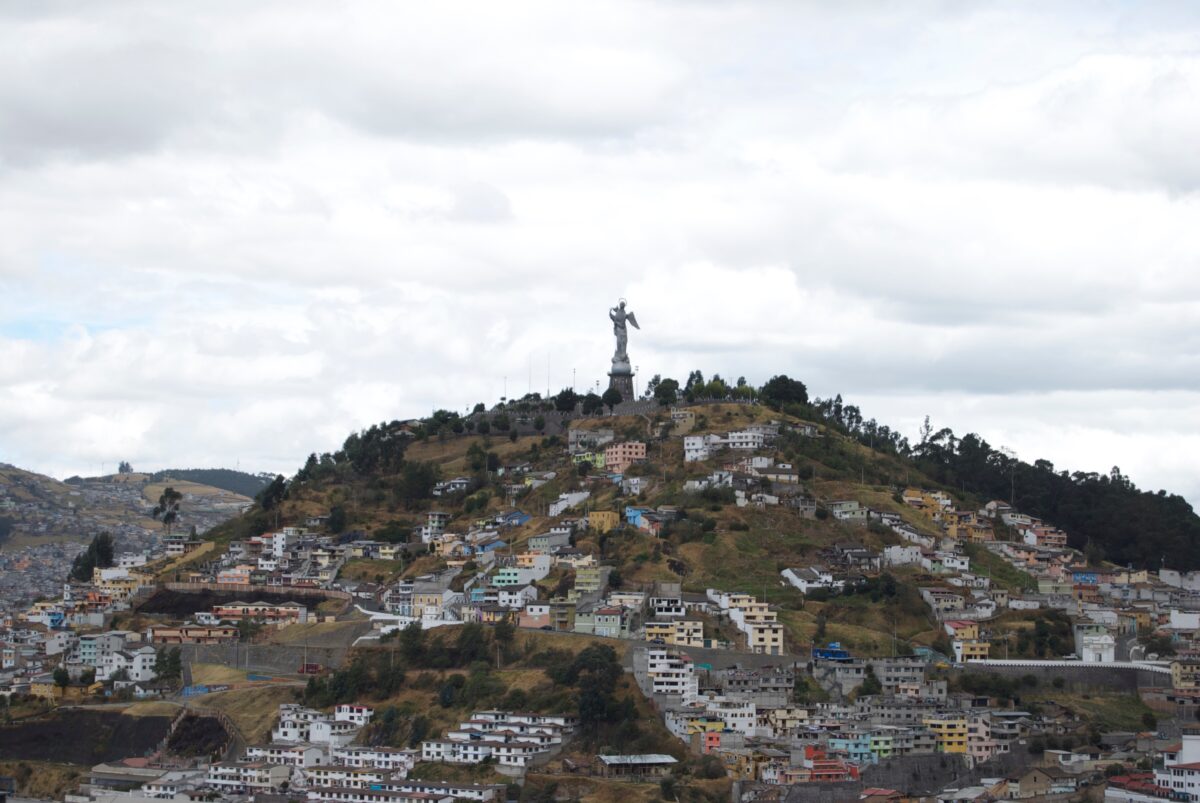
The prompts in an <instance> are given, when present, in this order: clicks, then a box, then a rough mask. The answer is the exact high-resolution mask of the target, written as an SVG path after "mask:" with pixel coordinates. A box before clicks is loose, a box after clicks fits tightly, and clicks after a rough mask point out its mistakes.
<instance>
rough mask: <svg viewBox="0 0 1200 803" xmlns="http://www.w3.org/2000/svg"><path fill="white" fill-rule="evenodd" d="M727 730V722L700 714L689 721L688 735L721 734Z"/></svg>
mask: <svg viewBox="0 0 1200 803" xmlns="http://www.w3.org/2000/svg"><path fill="white" fill-rule="evenodd" d="M723 730H725V720H723V719H721V718H720V717H716V716H712V715H710V714H700V715H697V716H694V717H692V718H690V719H689V720H688V721H687V733H688V736H691V735H692V734H693V733H720V732H721V731H723Z"/></svg>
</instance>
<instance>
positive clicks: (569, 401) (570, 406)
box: [554, 388, 622, 415]
mask: <svg viewBox="0 0 1200 803" xmlns="http://www.w3.org/2000/svg"><path fill="white" fill-rule="evenodd" d="M621 401H622V399H621V394H620V393H619V392H618V391H616V390H615V389H613V388H608V389H607V390H605V391H604V393H603V394H600V395H597V394H596V393H594V392H592V391H590V390H589V391H588V392H587V393H585V394H581V393H576V392H575V391H573V390H571V388H563V389H562V390H561V391H560V392H559V393H558V395H557V396H555V397H554V409H555V410H558V411H559V412H560V413H570V412H574V411H575V408H576V407H577V406H578V407H579V408H580V410H581V411H582V412H583V414H584V415H593V414H595V413H598V412H600V411H602V410H603V409H604V408H605V407H607V408H608V409H609V410H612V408H614V407H616V406H617V405H618V404H620V403H621Z"/></svg>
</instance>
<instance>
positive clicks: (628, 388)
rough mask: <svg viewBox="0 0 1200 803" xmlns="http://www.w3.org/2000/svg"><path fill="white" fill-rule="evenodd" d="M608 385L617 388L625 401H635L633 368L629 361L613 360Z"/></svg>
mask: <svg viewBox="0 0 1200 803" xmlns="http://www.w3.org/2000/svg"><path fill="white" fill-rule="evenodd" d="M608 386H609V387H610V388H615V389H616V391H617V393H620V394H621V398H622V399H623V400H624V401H633V368H631V367H630V365H629V363H627V362H625V363H622V362H616V361H614V362H613V364H612V370H611V371H609V373H608Z"/></svg>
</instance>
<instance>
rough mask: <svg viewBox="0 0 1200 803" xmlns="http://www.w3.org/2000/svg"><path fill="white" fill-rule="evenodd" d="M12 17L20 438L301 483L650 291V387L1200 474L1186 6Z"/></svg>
mask: <svg viewBox="0 0 1200 803" xmlns="http://www.w3.org/2000/svg"><path fill="white" fill-rule="evenodd" d="M0 13H7V16H6V19H5V24H4V25H0V444H2V445H3V453H2V454H0V459H4V460H8V461H11V462H16V463H18V464H22V465H27V466H29V467H31V468H35V469H41V470H46V471H50V472H52V473H56V474H59V475H65V474H68V473H73V472H76V471H94V470H96V469H97V465H96V464H98V463H101V462H107V463H109V464H110V465H111V464H112V463H114V462H115V461H116V460H118V459H130V460H132V461H133V462H134V463H135V464H137V465H142V466H145V467H154V466H165V465H180V464H183V463H188V464H196V465H200V464H208V465H231V464H233V463H234V462H236V461H239V460H240V463H241V465H242V466H243V467H249V468H256V469H257V468H263V469H270V470H279V471H288V470H291V469H292V468H294V467H295V466H296V465H298V464H299V462H300V461H302V460H303V458H304V456H305V455H306V454H307V453H308V452H309V451H312V450H324V449H330V448H334V447H336V446H337V445H338V444H339V442H340V441H341V439H342V438H343V437H344V436H345V435H346V434H347V433H348V432H349V431H350V430H352V429H355V428H358V427H362V426H366V425H369V424H371V423H374V422H376V421H379V420H383V419H390V418H395V417H406V416H409V415H419V414H422V413H424V412H427V411H428V410H430V409H432V408H434V407H437V406H446V407H453V408H464V407H466V406H468V405H470V404H473V403H474V402H475V401H479V400H493V399H495V398H497V397H499V396H500V395H501V394H502V393H503V392H504V391H505V389H506V388H507V390H508V392H509V393H510V394H517V393H524V392H525V391H526V390H527V389H533V390H541V391H544V390H545V389H546V385H547V383H549V385H550V387H551V389H552V390H557V389H558V388H560V387H562V386H564V385H565V384H569V383H570V382H571V378H572V371H573V370H574V373H575V381H576V384H577V386H579V387H581V388H582V387H588V386H591V385H592V384H593V383H594V382H596V381H603V378H604V371H605V370H606V368H607V364H608V357H609V354H610V352H611V341H610V334H609V328H608V325H607V321H606V319H605V317H604V314H605V309H606V308H607V306H609V305H610V304H611V303H613V302H614V301H615V300H616V298H617V297H620V296H625V297H627V298H628V299H629V301H630V304H631V306H632V307H633V308H634V309H635V310H636V311H637V313H638V316H639V319H640V320H641V322H642V324H643V326H644V329H643V331H642V332H635V333H634V334H633V335H632V337H631V343H630V349H631V353H632V355H633V359H634V362H635V363H636V364H638V365H639V366H640V367H641V369H642V372H643V379H644V378H646V377H648V376H649V375H650V374H653V373H662V374H666V375H672V374H673V375H676V376H682V375H684V374H686V372H687V371H689V370H691V369H692V368H697V367H698V368H701V369H703V370H704V371H705V372H706V373H709V374H711V373H712V372H714V371H716V372H720V373H721V374H723V375H725V376H726V377H728V378H736V377H737V376H738V375H745V376H746V377H747V378H748V379H749V380H750V381H754V382H761V381H763V380H764V379H766V378H767V377H768V376H769V375H770V374H772V373H776V372H787V373H790V374H792V375H796V376H800V377H802V378H804V379H805V381H806V382H807V383H808V384H809V386H810V389H811V391H812V392H814V393H817V394H820V395H832V394H834V393H837V392H839V391H840V392H842V393H843V394H845V395H847V396H848V397H850V398H851V399H852V400H857V401H860V402H861V404H862V406H863V408H864V412H866V413H867V414H868V415H874V416H876V417H878V418H879V419H881V420H883V421H890V422H893V423H899V424H901V425H903V426H906V427H907V428H908V430H909V431H910V433H915V430H916V426H917V425H918V424H919V421H920V418H921V417H922V416H923V415H925V414H926V413H928V414H930V415H932V416H933V418H934V419H935V421H939V422H944V423H946V424H948V425H951V426H954V427H955V428H956V429H961V430H967V429H974V430H977V431H979V432H980V433H981V434H982V435H983V436H984V437H985V438H987V439H988V440H989V441H990V442H992V443H1005V444H1007V445H1010V446H1012V447H1014V448H1016V449H1018V451H1019V452H1020V453H1021V454H1022V456H1023V457H1029V458H1033V457H1038V456H1041V455H1042V454H1045V456H1047V457H1049V458H1050V459H1052V460H1054V461H1055V462H1056V463H1058V464H1060V465H1063V466H1069V467H1071V468H1073V469H1075V468H1078V469H1082V470H1098V471H1106V470H1107V469H1108V468H1109V467H1110V466H1111V465H1113V464H1117V465H1120V466H1121V468H1122V469H1123V470H1125V471H1126V472H1127V473H1129V474H1131V475H1132V476H1133V478H1134V479H1135V481H1138V482H1139V483H1141V484H1144V485H1149V486H1154V487H1158V486H1164V487H1168V488H1178V489H1180V490H1184V491H1186V492H1187V493H1188V494H1189V496H1190V497H1191V498H1193V499H1196V498H1197V497H1198V495H1200V488H1197V487H1196V484H1195V482H1194V481H1192V480H1188V479H1186V477H1192V476H1196V475H1198V473H1200V472H1198V471H1197V469H1200V458H1196V457H1194V456H1193V455H1195V454H1197V453H1200V452H1197V450H1196V449H1194V448H1181V445H1183V444H1191V441H1190V440H1188V439H1189V438H1191V437H1192V436H1191V434H1190V432H1191V430H1193V429H1194V428H1195V423H1196V421H1197V420H1198V416H1197V413H1198V408H1197V404H1196V400H1195V399H1196V394H1197V393H1200V386H1198V384H1197V379H1196V377H1198V376H1200V364H1198V363H1200V334H1197V330H1196V327H1195V325H1194V322H1195V320H1196V319H1197V315H1198V313H1200V270H1198V269H1197V268H1198V267H1200V265H1198V263H1200V227H1197V226H1196V225H1195V220H1196V219H1197V215H1198V213H1200V209H1198V204H1200V200H1198V199H1197V198H1198V196H1197V193H1196V192H1195V189H1196V183H1197V180H1198V179H1200V162H1198V161H1197V156H1196V149H1195V148H1194V147H1192V143H1193V142H1195V141H1196V140H1197V138H1198V136H1197V135H1198V134H1200V114H1198V112H1197V110H1198V109H1200V104H1197V103H1196V99H1197V98H1196V95H1197V92H1198V91H1200V44H1198V43H1200V39H1198V37H1197V33H1198V29H1200V26H1198V24H1197V23H1198V19H1197V16H1198V15H1196V14H1195V13H1194V12H1192V11H1191V9H1189V8H1187V7H1174V8H1168V7H1160V8H1156V9H1154V10H1153V11H1146V12H1145V13H1139V14H1137V15H1136V16H1131V15H1130V14H1128V13H1127V12H1126V11H1125V10H1124V9H1122V7H1120V6H1112V7H1105V8H1097V7H1096V6H1095V5H1094V4H1079V5H1077V6H1057V7H1056V8H1055V9H1053V13H1051V12H1048V11H1047V10H1045V9H1044V8H1043V7H1041V6H1039V5H1037V4H1030V5H1013V4H1003V5H1001V4H990V3H979V4H963V5H954V6H952V7H948V6H946V5H945V4H941V3H937V2H929V3H911V4H905V5H904V6H903V7H896V8H890V9H888V10H886V11H881V10H880V9H879V7H878V6H875V5H871V4H840V5H830V4H818V3H811V4H809V3H773V2H761V3H745V4H736V5H730V4H716V3H714V4H708V3H685V2H618V3H604V4H590V5H584V6H579V5H570V6H568V5H564V4H561V3H552V2H536V3H535V2H523V3H508V4H494V3H466V2H451V3H440V4H435V5H433V6H427V7H421V8H407V7H406V8H403V9H401V8H400V7H397V6H395V5H393V4H373V3H355V4H351V5H350V6H348V7H346V8H345V9H334V8H332V7H329V6H327V5H324V4H317V3H314V4H305V3H294V2H288V3H286V4H278V5H271V4H260V5H255V6H245V5H244V4H225V5H222V6H219V7H217V8H216V9H211V10H209V11H208V12H207V13H204V14H200V13H192V12H189V11H187V10H184V9H181V8H178V7H165V6H162V5H161V4H141V3H136V2H131V3H126V4H113V5H106V6H96V7H88V8H86V9H80V8H78V7H70V6H62V7H59V6H49V7H47V8H43V9H38V10H29V9H25V10H24V11H22V13H14V12H12V11H11V10H9V11H8V12H0ZM547 374H549V376H547ZM1193 445H1194V444H1193Z"/></svg>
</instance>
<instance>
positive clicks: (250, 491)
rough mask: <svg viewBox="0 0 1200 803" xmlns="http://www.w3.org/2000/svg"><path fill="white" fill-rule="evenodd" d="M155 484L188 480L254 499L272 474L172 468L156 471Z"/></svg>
mask: <svg viewBox="0 0 1200 803" xmlns="http://www.w3.org/2000/svg"><path fill="white" fill-rule="evenodd" d="M150 479H151V480H152V481H154V482H163V483H170V482H178V481H180V480H186V481H188V482H193V483H196V484H197V485H207V486H209V487H210V488H218V489H220V490H222V491H229V492H230V493H235V494H238V495H239V496H244V497H247V498H253V497H254V495H255V494H257V493H258V492H259V491H261V490H262V489H263V488H265V487H266V486H267V485H268V484H269V483H270V482H271V475H270V474H247V473H246V472H245V471H235V470H233V469H229V468H172V469H165V470H163V471H156V472H154V473H153V474H151V475H150Z"/></svg>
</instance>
